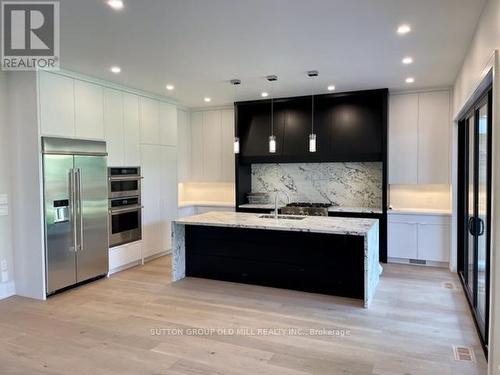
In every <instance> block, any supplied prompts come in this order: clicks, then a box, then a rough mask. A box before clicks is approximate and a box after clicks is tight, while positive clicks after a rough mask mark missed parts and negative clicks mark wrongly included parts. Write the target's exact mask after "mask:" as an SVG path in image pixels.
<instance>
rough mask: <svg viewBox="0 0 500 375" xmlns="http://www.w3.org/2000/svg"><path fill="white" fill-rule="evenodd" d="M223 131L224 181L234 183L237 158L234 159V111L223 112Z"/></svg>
mask: <svg viewBox="0 0 500 375" xmlns="http://www.w3.org/2000/svg"><path fill="white" fill-rule="evenodd" d="M221 116H222V120H221V130H222V181H224V182H234V171H235V165H234V163H235V158H234V147H233V143H234V111H233V110H224V111H222V112H221Z"/></svg>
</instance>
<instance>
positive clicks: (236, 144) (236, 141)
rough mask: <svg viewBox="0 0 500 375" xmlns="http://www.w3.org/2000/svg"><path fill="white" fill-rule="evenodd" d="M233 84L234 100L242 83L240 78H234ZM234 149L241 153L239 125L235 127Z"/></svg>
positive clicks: (235, 151)
mask: <svg viewBox="0 0 500 375" xmlns="http://www.w3.org/2000/svg"><path fill="white" fill-rule="evenodd" d="M231 84H232V85H233V86H234V101H236V99H237V96H236V94H237V91H238V86H239V85H241V81H240V80H239V79H232V80H231ZM233 151H234V153H235V154H236V155H237V154H239V153H240V138H239V137H238V127H236V128H235V134H234V143H233Z"/></svg>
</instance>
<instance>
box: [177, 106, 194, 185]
mask: <svg viewBox="0 0 500 375" xmlns="http://www.w3.org/2000/svg"><path fill="white" fill-rule="evenodd" d="M177 155H178V158H177V167H178V171H177V175H178V178H179V182H188V181H189V180H190V178H191V173H190V170H191V124H190V120H189V113H188V112H186V111H182V110H178V111H177Z"/></svg>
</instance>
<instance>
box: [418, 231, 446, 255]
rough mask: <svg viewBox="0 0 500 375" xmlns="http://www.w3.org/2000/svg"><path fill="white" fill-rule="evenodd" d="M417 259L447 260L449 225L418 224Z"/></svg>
mask: <svg viewBox="0 0 500 375" xmlns="http://www.w3.org/2000/svg"><path fill="white" fill-rule="evenodd" d="M418 259H422V260H429V261H434V262H449V260H450V227H449V226H448V225H419V226H418Z"/></svg>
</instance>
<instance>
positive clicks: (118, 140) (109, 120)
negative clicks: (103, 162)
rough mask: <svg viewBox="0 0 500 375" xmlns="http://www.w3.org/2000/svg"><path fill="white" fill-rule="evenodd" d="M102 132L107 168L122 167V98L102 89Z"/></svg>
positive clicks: (110, 90)
mask: <svg viewBox="0 0 500 375" xmlns="http://www.w3.org/2000/svg"><path fill="white" fill-rule="evenodd" d="M104 132H105V136H106V148H107V151H108V166H113V167H120V166H124V160H123V158H124V155H125V149H124V136H123V96H122V92H121V91H118V90H112V89H104Z"/></svg>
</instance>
